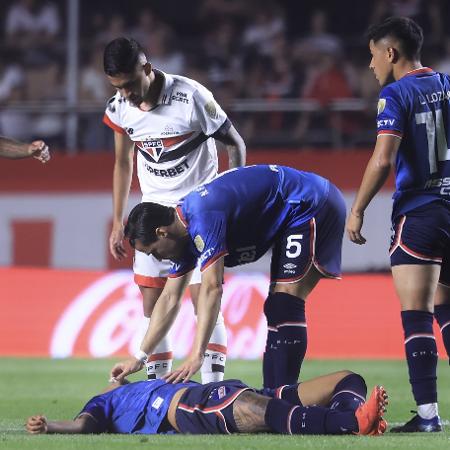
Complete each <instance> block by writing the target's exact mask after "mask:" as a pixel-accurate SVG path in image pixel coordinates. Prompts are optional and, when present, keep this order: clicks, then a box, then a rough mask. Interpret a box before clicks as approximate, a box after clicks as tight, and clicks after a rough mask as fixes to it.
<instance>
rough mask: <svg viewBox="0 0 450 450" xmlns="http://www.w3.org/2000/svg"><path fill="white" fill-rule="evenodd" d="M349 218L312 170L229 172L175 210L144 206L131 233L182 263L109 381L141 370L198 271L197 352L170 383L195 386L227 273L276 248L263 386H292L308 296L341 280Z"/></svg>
mask: <svg viewBox="0 0 450 450" xmlns="http://www.w3.org/2000/svg"><path fill="white" fill-rule="evenodd" d="M344 222H345V203H344V199H343V197H342V194H341V193H340V192H339V190H338V189H337V188H336V187H335V186H334V185H333V184H332V183H330V182H329V181H328V180H326V179H325V178H322V177H320V176H319V175H316V174H314V173H309V172H301V171H299V170H295V169H292V168H290V167H283V166H275V165H271V166H267V165H261V166H251V167H241V168H239V169H234V170H230V171H228V172H225V173H224V174H223V175H220V176H219V177H217V178H215V179H214V180H213V181H211V182H209V183H207V184H204V185H201V186H199V187H198V188H196V189H195V190H194V191H192V192H191V193H190V194H188V195H187V196H186V197H184V199H182V200H181V201H180V203H179V205H178V206H177V207H176V208H168V207H165V206H161V205H158V204H155V203H148V202H144V203H141V204H139V205H137V206H136V207H135V208H134V209H133V210H132V211H131V213H130V215H129V217H128V223H127V225H126V227H125V237H126V238H127V239H129V241H130V244H131V245H132V246H133V247H134V248H135V249H137V250H139V251H140V252H144V253H146V254H152V255H153V256H155V257H156V258H157V259H163V258H165V259H170V260H172V261H173V262H174V263H175V264H174V265H173V267H172V270H171V272H170V274H169V279H168V281H167V283H166V285H165V286H164V290H163V292H162V294H161V297H160V299H161V301H158V302H157V304H156V306H155V309H154V311H153V313H152V319H151V325H150V327H149V329H148V331H147V333H146V335H145V337H144V339H143V341H142V344H141V347H140V352H139V353H137V354H136V355H135V357H134V358H130V359H129V360H127V361H124V362H121V363H118V364H116V365H115V366H114V367H113V369H112V371H111V376H114V377H116V378H119V379H121V378H123V377H125V376H126V375H128V374H129V373H133V372H136V371H138V370H140V369H142V367H143V364H144V362H145V361H146V360H147V356H148V355H149V354H151V353H152V352H153V351H154V348H155V346H156V345H158V343H159V342H160V341H161V339H163V337H164V336H165V335H166V334H167V332H168V331H169V329H170V327H171V325H172V323H173V321H174V320H175V318H176V315H177V312H178V309H179V307H180V302H181V299H182V296H183V293H184V290H185V287H186V285H187V284H188V283H189V279H190V276H191V272H192V271H193V270H194V269H195V267H196V266H197V261H200V265H201V273H202V278H201V287H200V294H199V297H198V302H197V318H198V322H197V331H196V335H195V339H194V344H193V346H192V350H191V353H190V355H189V357H188V358H187V359H186V360H185V362H184V363H183V364H182V365H181V366H180V367H179V368H178V369H177V370H174V371H173V372H172V373H171V374H170V375H168V376H167V377H166V379H167V380H168V381H173V382H179V381H182V380H183V381H189V379H190V377H191V376H192V375H193V374H194V373H195V372H196V371H197V370H198V369H199V368H200V367H201V365H202V362H203V355H204V353H205V350H206V348H207V344H208V340H209V338H210V336H211V333H212V330H213V328H214V324H215V323H216V319H217V315H218V312H219V309H220V302H221V297H222V284H223V272H224V266H225V267H233V266H238V265H241V264H245V263H249V262H252V261H256V260H257V259H259V258H260V257H261V256H263V255H264V254H265V253H266V252H267V251H268V250H269V249H270V248H272V262H271V268H270V278H271V287H270V293H269V295H268V296H267V299H266V301H265V304H264V313H265V315H266V318H267V325H268V335H267V341H266V349H265V352H264V361H263V375H264V379H263V383H264V387H266V388H275V387H277V386H280V385H283V384H293V383H295V382H296V381H297V380H298V379H299V371H300V367H301V364H302V361H303V358H304V356H305V353H306V348H307V331H306V330H307V329H306V317H305V299H306V298H307V297H308V296H309V294H310V293H311V292H312V290H313V289H314V287H315V286H316V285H317V283H319V281H320V279H321V278H323V277H328V278H339V276H340V273H341V247H342V235H343V232H344Z"/></svg>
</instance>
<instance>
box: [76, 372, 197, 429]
mask: <svg viewBox="0 0 450 450" xmlns="http://www.w3.org/2000/svg"><path fill="white" fill-rule="evenodd" d="M191 386H198V383H195V382H189V383H178V384H171V383H166V382H165V381H163V380H152V381H138V382H135V383H130V384H125V385H124V386H121V387H118V388H117V389H114V390H112V391H109V392H105V393H104V394H100V395H97V396H96V397H93V398H92V399H91V400H89V402H88V403H86V405H85V406H84V408H83V409H82V410H81V412H80V414H83V413H88V414H90V415H91V416H92V417H94V419H95V420H96V422H97V427H98V431H99V432H104V431H108V432H111V433H124V434H131V433H137V434H156V433H158V430H159V427H160V425H161V423H162V422H163V420H164V418H165V417H166V414H167V411H168V409H169V406H170V402H171V400H172V398H173V396H174V395H175V393H176V392H177V391H178V390H180V389H182V388H183V387H191ZM80 414H79V415H80Z"/></svg>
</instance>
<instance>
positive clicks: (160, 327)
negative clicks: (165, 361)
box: [110, 272, 192, 381]
mask: <svg viewBox="0 0 450 450" xmlns="http://www.w3.org/2000/svg"><path fill="white" fill-rule="evenodd" d="M191 274H192V273H191V272H189V273H187V274H185V275H183V276H181V277H178V278H169V279H168V280H167V283H166V285H165V286H164V289H163V291H162V293H161V295H160V296H159V298H158V301H157V302H156V305H155V308H154V310H153V313H152V317H151V319H150V323H149V326H148V329H147V332H146V333H145V336H144V338H143V340H142V343H141V347H140V350H139V352H138V354H136V355H135V357H133V358H129V359H127V360H126V361H123V362H120V363H117V364H116V365H115V366H114V367H113V368H112V370H111V374H110V375H111V378H113V379H115V380H117V381H121V380H123V378H125V377H126V376H127V375H129V374H131V373H135V372H138V371H139V370H141V369H142V367H143V366H144V363H145V361H146V360H147V356H148V355H149V354H151V353H152V352H153V350H154V348H155V347H156V346H157V345H158V344H159V342H160V341H161V339H162V338H163V337H164V336H165V335H166V334H167V333H168V332H169V330H170V327H171V326H172V324H173V322H174V321H175V319H176V317H177V314H178V311H179V309H180V304H181V300H182V298H183V293H184V291H185V289H186V287H187V285H188V284H189V280H190V279H191Z"/></svg>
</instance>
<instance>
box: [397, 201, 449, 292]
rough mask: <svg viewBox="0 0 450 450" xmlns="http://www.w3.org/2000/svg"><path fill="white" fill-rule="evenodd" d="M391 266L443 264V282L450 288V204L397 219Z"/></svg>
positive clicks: (417, 210)
mask: <svg viewBox="0 0 450 450" xmlns="http://www.w3.org/2000/svg"><path fill="white" fill-rule="evenodd" d="M392 230H393V236H392V238H391V247H390V250H389V254H390V256H391V266H398V265H402V264H440V266H441V275H440V278H439V282H440V283H442V284H445V285H448V286H450V203H449V202H445V201H436V202H432V203H428V204H426V205H423V206H420V207H418V208H415V209H413V210H411V211H408V212H407V213H406V214H404V215H400V216H398V217H396V218H395V219H394V221H393V223H392Z"/></svg>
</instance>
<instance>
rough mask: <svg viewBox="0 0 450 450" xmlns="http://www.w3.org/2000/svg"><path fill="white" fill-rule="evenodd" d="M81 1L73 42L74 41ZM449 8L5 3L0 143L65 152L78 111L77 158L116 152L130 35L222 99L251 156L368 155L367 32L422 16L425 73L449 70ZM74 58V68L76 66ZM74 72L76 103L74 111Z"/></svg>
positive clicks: (382, 0) (307, 0)
mask: <svg viewBox="0 0 450 450" xmlns="http://www.w3.org/2000/svg"><path fill="white" fill-rule="evenodd" d="M73 2H74V3H75V4H76V8H77V11H78V14H77V17H78V24H77V29H78V36H76V37H74V36H73V35H70V33H68V32H67V30H68V22H70V21H71V14H73V6H74V3H73ZM449 3H450V2H448V0H367V1H358V0H340V1H331V0H330V1H320V0H246V1H241V0H189V1H185V0H164V1H157V0H146V1H145V0H129V1H127V2H123V1H121V0H96V1H95V2H92V1H89V0H60V1H56V0H54V1H45V0H3V1H2V9H1V11H0V19H1V24H2V38H1V45H0V134H5V135H8V136H11V137H16V138H18V139H22V140H27V139H30V138H34V137H37V136H39V137H41V138H44V139H45V140H46V141H48V142H49V143H50V144H51V145H52V146H53V148H54V150H58V149H67V148H68V145H67V139H66V137H67V133H66V131H67V116H68V114H69V113H73V114H75V117H76V123H77V125H76V148H77V149H78V150H79V151H99V150H108V149H112V142H111V141H112V133H110V131H109V130H107V129H106V127H104V126H103V125H102V123H101V118H102V115H103V111H104V106H105V103H106V100H107V99H108V98H109V97H110V96H111V95H112V94H113V91H112V90H111V88H110V86H109V85H108V83H107V80H106V78H105V76H104V74H103V66H102V64H103V60H102V54H103V48H104V46H105V44H106V43H107V42H109V41H110V40H112V39H114V38H115V37H118V36H121V35H126V36H131V37H134V38H135V39H137V40H138V41H139V42H140V43H141V44H142V45H143V47H144V48H145V49H147V50H148V56H149V58H150V61H151V62H152V64H153V65H154V67H156V68H160V69H162V70H164V71H166V72H169V73H176V74H181V75H185V76H188V77H191V78H194V79H195V80H197V81H199V82H201V83H202V84H204V85H205V86H206V87H208V88H209V89H210V90H211V91H213V93H214V95H215V97H216V98H217V99H218V101H219V102H220V103H221V105H222V106H223V108H225V110H226V111H227V112H228V113H229V115H230V117H231V118H232V120H233V122H234V123H235V124H236V126H237V128H238V129H239V131H240V132H241V134H242V136H243V137H244V139H245V140H246V142H247V144H248V146H249V147H278V148H279V147H284V148H285V147H292V148H296V149H299V148H302V147H306V146H308V147H311V146H314V147H317V148H322V147H328V148H329V147H339V148H341V147H354V146H360V145H363V146H364V145H367V144H370V143H371V142H373V138H374V135H375V132H374V117H375V105H376V98H377V95H378V91H379V86H378V85H377V83H376V80H375V78H374V76H373V74H372V73H371V71H370V70H369V69H368V64H369V61H370V58H369V53H368V49H367V42H366V40H365V38H364V32H365V30H366V28H367V27H368V25H369V24H371V23H375V22H378V21H380V20H381V19H383V18H385V17H388V16H391V15H403V16H408V17H412V18H414V19H415V20H417V21H418V22H419V23H420V24H421V25H422V26H423V28H424V31H425V35H426V39H425V42H426V43H427V47H426V48H425V49H424V52H423V54H424V59H423V63H424V64H426V65H430V66H431V67H433V68H434V69H435V70H440V71H444V72H448V71H450V34H448V29H447V27H446V26H445V24H446V23H448V19H449V15H450V5H449ZM74 39H76V42H73V40H74ZM71 40H72V42H71ZM70 48H72V51H73V49H74V48H75V49H76V60H75V65H72V66H70V67H69V66H68V53H69V51H70V50H69V49H70ZM68 67H69V69H68ZM74 71H75V72H76V77H75V78H72V80H75V82H73V81H72V83H75V84H76V86H72V92H74V90H73V89H75V92H76V101H75V103H73V102H72V103H71V104H70V105H69V103H68V83H70V82H71V81H70V79H71V77H70V74H71V73H72V75H73V72H74ZM72 146H73V143H72ZM61 151H63V150H61Z"/></svg>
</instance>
